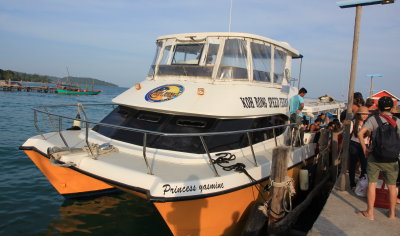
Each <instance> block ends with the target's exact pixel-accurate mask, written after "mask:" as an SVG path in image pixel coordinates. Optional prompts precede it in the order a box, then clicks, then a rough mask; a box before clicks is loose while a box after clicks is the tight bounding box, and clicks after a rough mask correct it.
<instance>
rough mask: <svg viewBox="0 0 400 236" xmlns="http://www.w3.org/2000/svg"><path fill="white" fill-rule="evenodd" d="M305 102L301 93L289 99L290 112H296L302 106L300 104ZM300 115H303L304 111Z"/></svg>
mask: <svg viewBox="0 0 400 236" xmlns="http://www.w3.org/2000/svg"><path fill="white" fill-rule="evenodd" d="M301 103H304V99H303V97H302V96H300V95H298V94H297V95H295V96H293V97H291V98H290V100H289V112H290V115H291V114H294V113H296V111H297V110H298V109H299V108H300V104H301ZM298 116H300V117H303V113H302V112H300V113H299V114H298Z"/></svg>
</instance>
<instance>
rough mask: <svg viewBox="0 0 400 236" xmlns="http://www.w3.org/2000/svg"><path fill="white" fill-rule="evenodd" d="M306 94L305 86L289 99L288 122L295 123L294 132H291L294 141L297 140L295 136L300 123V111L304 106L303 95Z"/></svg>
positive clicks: (301, 114) (301, 115)
mask: <svg viewBox="0 0 400 236" xmlns="http://www.w3.org/2000/svg"><path fill="white" fill-rule="evenodd" d="M306 94H307V90H306V89H305V88H301V89H300V90H299V92H298V94H297V95H295V96H293V97H291V98H290V99H289V112H290V123H292V124H296V127H295V128H294V130H295V132H294V134H293V137H294V143H296V142H297V136H298V134H297V132H298V131H299V127H300V125H301V123H302V119H303V113H302V112H301V111H302V110H303V108H304V99H303V97H304V96H305V95H306ZM300 133H301V131H300ZM300 136H301V135H300ZM300 143H301V142H300Z"/></svg>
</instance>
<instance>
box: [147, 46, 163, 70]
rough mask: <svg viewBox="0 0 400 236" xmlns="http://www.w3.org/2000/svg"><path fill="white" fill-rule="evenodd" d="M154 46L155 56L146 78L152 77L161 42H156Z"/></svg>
mask: <svg viewBox="0 0 400 236" xmlns="http://www.w3.org/2000/svg"><path fill="white" fill-rule="evenodd" d="M156 45H157V48H156V55H155V56H154V59H153V63H151V66H150V70H149V73H148V74H147V75H148V76H153V75H154V71H155V68H156V63H157V59H158V56H159V54H160V51H161V47H162V43H161V42H157V44H156Z"/></svg>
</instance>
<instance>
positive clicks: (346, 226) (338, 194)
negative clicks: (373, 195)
mask: <svg viewBox="0 0 400 236" xmlns="http://www.w3.org/2000/svg"><path fill="white" fill-rule="evenodd" d="M366 201H367V199H366V198H361V197H358V196H356V195H355V194H354V193H352V192H351V190H350V189H349V187H347V190H346V191H339V190H336V189H333V190H332V193H331V194H330V196H329V198H328V200H327V202H326V204H325V206H324V209H323V210H322V212H321V214H320V216H319V217H318V219H317V220H316V221H315V223H314V226H313V228H312V229H311V230H310V232H309V233H308V235H309V236H316V235H355V236H359V235H400V204H397V205H396V215H397V219H394V220H392V219H389V218H388V217H387V212H388V209H383V208H376V207H375V211H374V217H375V220H373V221H371V220H368V219H367V218H364V217H361V216H358V215H357V212H358V211H359V210H365V209H366V208H367V202H366Z"/></svg>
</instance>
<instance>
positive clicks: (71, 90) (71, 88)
mask: <svg viewBox="0 0 400 236" xmlns="http://www.w3.org/2000/svg"><path fill="white" fill-rule="evenodd" d="M67 73H68V77H67V81H68V84H64V83H63V82H57V88H56V93H58V94H71V95H97V94H99V93H100V92H101V90H94V89H93V84H94V82H93V80H92V89H88V88H81V87H79V86H78V85H72V82H71V79H70V76H69V70H68V67H67ZM86 87H87V86H86Z"/></svg>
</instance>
